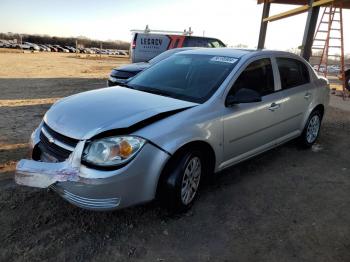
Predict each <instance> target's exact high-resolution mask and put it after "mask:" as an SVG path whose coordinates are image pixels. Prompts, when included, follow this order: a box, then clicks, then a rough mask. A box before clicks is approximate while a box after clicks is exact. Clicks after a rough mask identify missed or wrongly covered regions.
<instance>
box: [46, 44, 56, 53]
mask: <svg viewBox="0 0 350 262" xmlns="http://www.w3.org/2000/svg"><path fill="white" fill-rule="evenodd" d="M46 46H47V47H48V48H50V50H51V52H58V49H57V48H56V47H54V46H53V45H50V44H46Z"/></svg>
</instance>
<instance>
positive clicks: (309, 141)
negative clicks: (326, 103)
mask: <svg viewBox="0 0 350 262" xmlns="http://www.w3.org/2000/svg"><path fill="white" fill-rule="evenodd" d="M315 118H316V119H318V121H319V124H318V130H317V134H315V133H314V132H312V131H311V130H310V129H312V125H313V124H312V121H315V120H314V119H315ZM321 122H322V113H321V112H320V111H319V110H314V111H312V112H311V114H310V116H309V118H308V120H307V121H306V125H305V127H304V130H303V133H302V134H301V136H300V138H299V142H300V145H301V146H302V147H303V148H310V147H312V145H313V144H315V142H316V141H317V138H318V136H319V134H320V128H321ZM309 128H310V129H309ZM310 133H313V135H311V136H310Z"/></svg>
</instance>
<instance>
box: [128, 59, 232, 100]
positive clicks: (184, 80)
mask: <svg viewBox="0 0 350 262" xmlns="http://www.w3.org/2000/svg"><path fill="white" fill-rule="evenodd" d="M237 61H238V59H237V58H233V57H228V56H213V55H200V54H182V53H181V54H176V55H173V56H171V57H169V58H167V59H165V60H163V61H161V62H159V63H157V64H155V65H153V66H152V67H150V68H149V69H147V70H145V71H143V72H142V73H140V74H138V75H137V76H135V77H134V78H133V79H132V80H131V81H129V82H128V83H127V84H128V86H129V87H131V88H134V89H137V90H141V91H145V92H149V93H155V94H159V95H165V96H169V97H173V98H177V99H182V100H186V101H190V102H196V103H204V102H205V101H206V100H208V99H209V98H210V97H211V96H212V95H213V94H214V92H215V91H216V90H217V89H218V87H219V86H220V85H221V83H222V82H223V81H224V80H225V79H226V77H227V76H228V74H229V73H230V72H231V71H232V69H233V68H234V66H235V65H236V64H237Z"/></svg>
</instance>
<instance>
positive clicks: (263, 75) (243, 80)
mask: <svg viewBox="0 0 350 262" xmlns="http://www.w3.org/2000/svg"><path fill="white" fill-rule="evenodd" d="M242 88H245V89H252V90H254V91H256V92H258V93H259V94H260V95H261V96H265V95H268V94H271V93H273V92H274V91H275V85H274V80H273V71H272V65H271V60H270V59H269V58H264V59H260V60H257V61H254V62H252V63H251V64H250V65H249V66H248V67H247V68H246V69H245V70H244V71H243V72H242V73H241V75H240V76H239V77H238V78H237V80H236V82H235V83H234V85H233V87H232V89H231V91H230V95H231V94H234V93H236V92H237V91H238V90H239V89H242Z"/></svg>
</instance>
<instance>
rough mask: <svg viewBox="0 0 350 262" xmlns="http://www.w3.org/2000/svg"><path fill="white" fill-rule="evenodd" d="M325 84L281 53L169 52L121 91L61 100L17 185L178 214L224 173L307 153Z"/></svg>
mask: <svg viewBox="0 0 350 262" xmlns="http://www.w3.org/2000/svg"><path fill="white" fill-rule="evenodd" d="M328 101H329V83H328V81H327V80H326V79H325V78H322V77H320V76H317V75H316V74H315V72H314V71H313V70H312V68H311V66H310V65H309V64H308V63H307V62H306V61H305V60H304V59H302V58H301V57H299V56H297V55H294V54H290V53H286V52H279V51H261V50H256V51H248V50H237V49H227V48H223V49H221V48H218V49H214V48H213V49H196V50H189V51H184V52H181V53H178V54H175V55H172V56H171V57H169V58H168V59H165V60H162V61H160V62H159V63H156V64H155V65H153V66H152V67H150V68H149V69H147V70H145V71H143V72H141V73H139V74H138V75H136V76H135V77H134V78H133V79H132V80H131V81H128V82H127V83H126V84H125V87H118V88H113V87H112V88H103V89H98V90H93V91H88V92H83V93H80V94H76V95H73V96H70V97H67V98H64V99H62V100H60V101H58V102H56V103H55V104H54V105H53V106H52V107H51V108H50V110H49V111H48V112H47V113H46V114H45V116H44V120H43V121H42V122H41V124H40V125H39V127H38V128H37V129H36V130H35V131H34V133H33V134H32V136H31V141H30V147H31V152H32V158H33V159H32V160H21V161H20V162H19V163H18V165H17V167H16V175H15V179H16V182H17V183H18V184H21V185H27V186H33V187H43V188H45V187H50V188H52V189H53V190H55V191H56V192H57V193H58V194H59V195H61V196H62V197H63V198H64V199H66V200H67V201H69V202H71V203H72V204H74V205H77V206H79V207H82V208H87V209H93V210H109V209H117V208H124V207H127V206H131V205H135V204H139V203H144V202H147V201H151V200H152V199H154V198H155V197H156V196H157V197H159V199H160V200H161V201H164V202H165V203H167V205H169V206H170V207H172V208H175V209H176V210H184V209H187V208H189V207H190V206H191V204H192V203H193V201H194V200H195V198H196V196H197V193H198V190H199V188H200V183H201V181H202V179H203V177H205V176H211V175H212V174H213V173H214V172H215V173H216V172H219V171H221V170H223V169H225V168H227V167H230V166H232V165H235V164H237V163H239V162H241V161H244V160H246V159H248V158H251V157H254V156H256V155H258V154H260V153H262V152H265V151H266V150H269V149H271V148H274V147H276V146H278V145H281V144H283V143H285V142H287V141H289V140H291V139H294V138H298V139H299V140H300V143H301V144H302V145H303V146H305V147H311V146H312V145H313V144H314V143H315V141H316V139H317V137H318V135H319V131H320V127H321V121H322V117H323V115H324V112H325V109H326V106H327V104H328Z"/></svg>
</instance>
